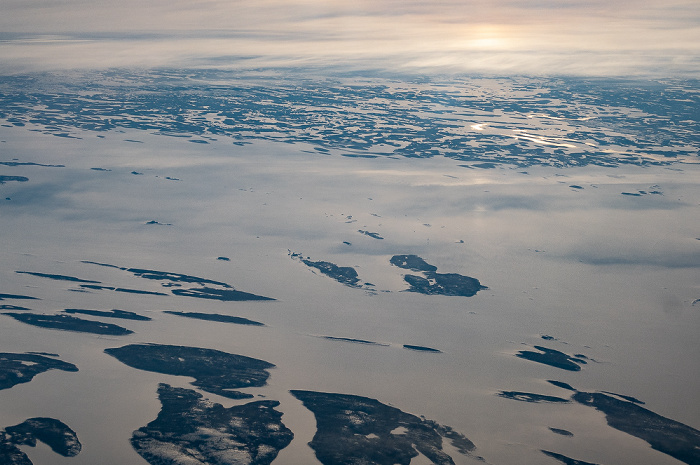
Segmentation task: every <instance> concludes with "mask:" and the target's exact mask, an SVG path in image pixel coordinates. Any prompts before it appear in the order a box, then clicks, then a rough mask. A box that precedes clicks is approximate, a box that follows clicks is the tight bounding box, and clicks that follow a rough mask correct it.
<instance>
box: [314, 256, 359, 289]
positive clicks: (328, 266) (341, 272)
mask: <svg viewBox="0 0 700 465" xmlns="http://www.w3.org/2000/svg"><path fill="white" fill-rule="evenodd" d="M301 262H302V263H303V264H304V265H306V266H308V267H311V268H316V269H317V270H318V271H320V272H321V273H323V274H325V275H326V276H328V277H329V278H333V279H335V280H336V281H338V282H339V283H340V284H345V285H346V286H350V287H360V285H359V284H358V283H359V282H360V279H359V278H358V277H357V271H355V268H353V267H351V266H338V265H336V264H334V263H331V262H325V261H317V262H314V261H312V260H309V259H302V260H301Z"/></svg>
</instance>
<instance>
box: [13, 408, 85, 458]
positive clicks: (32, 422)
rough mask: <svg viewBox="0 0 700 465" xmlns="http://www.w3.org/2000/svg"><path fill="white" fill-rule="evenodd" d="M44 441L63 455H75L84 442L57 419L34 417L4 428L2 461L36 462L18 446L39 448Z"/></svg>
mask: <svg viewBox="0 0 700 465" xmlns="http://www.w3.org/2000/svg"><path fill="white" fill-rule="evenodd" d="M37 441H41V442H43V443H44V444H46V445H47V446H49V447H50V448H51V450H52V451H54V452H55V453H57V454H58V455H62V456H63V457H75V456H76V455H78V454H79V453H80V450H81V449H82V444H80V441H79V440H78V435H77V434H75V431H73V430H72V429H71V428H70V427H68V425H66V424H65V423H63V422H62V421H59V420H56V419H55V418H46V417H37V418H30V419H28V420H25V421H23V422H22V423H20V424H18V425H15V426H8V427H7V428H5V430H4V431H1V430H0V463H2V464H6V465H32V461H31V460H29V457H28V456H27V454H25V453H24V452H23V451H22V450H21V449H20V448H19V447H18V446H29V447H36V443H37Z"/></svg>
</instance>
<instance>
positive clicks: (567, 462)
mask: <svg viewBox="0 0 700 465" xmlns="http://www.w3.org/2000/svg"><path fill="white" fill-rule="evenodd" d="M541 452H542V453H543V454H544V455H548V456H550V457H552V458H553V459H557V460H559V461H560V462H561V463H563V464H564V465H598V464H596V463H592V462H584V461H583V460H576V459H572V458H571V457H567V456H566V455H562V454H557V453H556V452H550V451H548V450H542V451H541Z"/></svg>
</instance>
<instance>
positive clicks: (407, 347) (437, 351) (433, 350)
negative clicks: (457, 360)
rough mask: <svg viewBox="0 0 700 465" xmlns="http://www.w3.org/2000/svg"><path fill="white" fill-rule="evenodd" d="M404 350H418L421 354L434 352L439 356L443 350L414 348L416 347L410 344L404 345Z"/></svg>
mask: <svg viewBox="0 0 700 465" xmlns="http://www.w3.org/2000/svg"><path fill="white" fill-rule="evenodd" d="M403 348H404V349H408V350H417V351H419V352H434V353H437V354H441V353H442V351H441V350H438V349H433V348H432V347H423V346H414V345H410V344H404V345H403Z"/></svg>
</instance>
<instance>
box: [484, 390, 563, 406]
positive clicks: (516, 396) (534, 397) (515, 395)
mask: <svg viewBox="0 0 700 465" xmlns="http://www.w3.org/2000/svg"><path fill="white" fill-rule="evenodd" d="M496 395H497V396H498V397H504V398H506V399H512V400H518V401H520V402H530V403H534V404H538V403H542V402H547V403H552V404H567V403H569V402H571V401H570V400H568V399H562V398H561V397H555V396H545V395H543V394H535V393H532V392H521V391H500V392H499V393H497V394H496Z"/></svg>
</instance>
